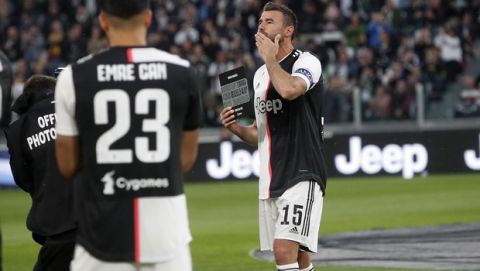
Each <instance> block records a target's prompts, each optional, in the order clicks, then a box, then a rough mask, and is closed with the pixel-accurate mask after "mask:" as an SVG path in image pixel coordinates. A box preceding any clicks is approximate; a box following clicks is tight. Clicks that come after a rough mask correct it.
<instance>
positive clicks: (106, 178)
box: [101, 170, 170, 195]
mask: <svg viewBox="0 0 480 271" xmlns="http://www.w3.org/2000/svg"><path fill="white" fill-rule="evenodd" d="M114 174H115V171H114V170H112V171H109V172H107V173H105V175H103V177H102V179H101V181H102V182H103V192H102V193H103V194H104V195H114V194H115V190H116V189H119V190H123V191H139V190H141V189H147V188H167V187H168V186H169V185H170V182H169V180H168V179H167V178H138V179H137V178H132V179H127V178H125V177H115V178H114V177H113V175H114Z"/></svg>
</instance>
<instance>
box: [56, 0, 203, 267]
mask: <svg viewBox="0 0 480 271" xmlns="http://www.w3.org/2000/svg"><path fill="white" fill-rule="evenodd" d="M97 3H98V4H99V8H100V10H101V13H100V15H99V22H100V26H101V27H102V29H103V30H104V31H105V32H106V34H107V37H108V40H109V45H110V48H108V49H107V50H104V51H101V52H99V53H97V54H95V55H92V56H89V57H86V58H84V59H81V60H79V61H78V62H77V63H75V64H73V65H70V66H67V67H66V68H65V69H64V70H63V71H62V72H61V73H60V75H59V78H58V82H57V86H56V92H55V100H56V106H55V109H56V114H57V122H56V131H57V141H56V151H57V161H58V164H59V169H60V172H61V173H62V174H63V175H64V176H65V177H66V178H68V179H70V178H72V176H74V175H77V176H78V178H77V179H75V182H76V183H75V189H76V190H75V199H76V200H77V201H78V204H77V207H78V208H77V214H76V216H77V218H78V231H77V243H76V247H75V253H74V259H73V261H72V264H71V270H73V271H89V270H92V271H93V270H95V271H98V270H100V271H106V270H108V271H110V270H111V271H119V270H122V271H130V270H131V271H134V270H135V271H139V270H157V271H160V270H166V271H170V270H179V271H191V270H192V262H191V256H190V247H189V243H190V241H191V239H192V238H191V234H190V229H189V223H188V215H187V204H186V198H185V194H184V189H183V172H184V171H186V170H188V169H189V168H190V167H191V166H192V165H193V163H194V161H195V159H196V155H197V139H198V127H199V124H200V119H199V116H200V102H199V95H198V91H197V88H196V87H195V85H194V82H195V80H194V77H193V72H192V70H191V68H190V63H189V62H188V61H187V60H185V59H182V58H180V57H178V56H175V55H172V54H170V53H167V52H164V51H161V50H158V49H155V48H152V47H147V46H146V44H147V40H146V34H147V27H148V26H149V25H150V23H151V20H152V12H151V10H150V8H149V1H148V0H99V1H97Z"/></svg>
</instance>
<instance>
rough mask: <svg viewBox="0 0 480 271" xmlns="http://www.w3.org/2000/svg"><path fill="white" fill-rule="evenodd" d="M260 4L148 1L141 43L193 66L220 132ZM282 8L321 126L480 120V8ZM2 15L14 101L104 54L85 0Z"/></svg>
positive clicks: (306, 3)
mask: <svg viewBox="0 0 480 271" xmlns="http://www.w3.org/2000/svg"><path fill="white" fill-rule="evenodd" d="M265 2H266V1H260V0H235V1H226V0H182V1H172V0H152V9H153V11H154V23H153V26H152V27H151V28H150V31H149V35H148V41H149V43H150V44H152V45H154V46H156V47H158V48H161V49H164V50H167V51H171V52H175V53H178V54H180V55H182V56H183V57H186V58H188V59H189V60H190V61H191V62H192V64H193V65H194V67H195V70H196V72H197V75H198V84H199V86H200V87H201V91H202V97H203V103H204V108H205V109H204V117H205V123H206V125H207V126H211V127H218V126H220V123H219V120H218V110H219V108H221V97H220V93H219V83H218V80H217V75H218V73H219V72H223V71H226V70H228V69H231V68H233V67H236V66H240V65H243V66H245V67H246V68H247V70H248V76H249V77H252V76H253V74H252V73H253V71H254V70H255V68H256V67H257V66H258V65H259V63H260V61H259V57H258V55H257V54H256V52H255V44H254V38H253V35H254V33H255V32H256V29H257V19H258V18H257V16H258V14H259V12H260V9H261V7H262V6H263V4H264V3H265ZM282 2H284V3H286V4H287V5H289V6H290V7H291V8H292V9H293V10H294V11H295V12H296V13H297V14H298V17H299V18H300V24H299V29H300V32H302V33H305V34H303V35H302V36H299V37H298V39H297V43H296V46H297V47H298V48H300V49H304V50H309V51H312V52H313V53H315V54H317V55H318V56H319V58H320V59H321V61H322V64H323V73H324V81H325V83H326V84H327V85H328V91H327V93H326V95H325V102H324V105H325V107H324V109H325V112H324V113H325V119H326V122H327V123H343V122H351V121H353V120H354V119H355V118H360V119H361V121H377V120H381V121H384V120H415V119H416V118H417V115H418V113H419V112H418V111H419V110H423V109H422V108H424V110H425V112H424V115H425V116H426V118H427V119H435V118H440V119H445V118H454V117H470V116H478V111H479V109H478V108H479V107H480V105H479V103H480V102H479V98H478V96H479V95H478V93H479V91H480V90H479V89H480V87H479V80H478V79H477V78H478V77H479V74H480V67H479V65H476V64H475V63H476V62H478V58H479V57H480V52H479V50H478V48H479V46H478V45H479V35H478V34H479V27H478V25H479V24H478V23H479V20H480V17H479V11H480V1H446V0H384V1H382V0H374V1H366V0H358V1H352V0H341V1H331V0H317V1H311V0H303V1H295V0H290V1H288V0H284V1H282ZM0 7H1V8H0V49H1V50H2V51H3V52H5V54H6V55H7V56H8V57H9V59H10V60H11V62H12V63H13V64H14V65H13V66H14V72H15V79H14V84H13V88H12V91H13V94H14V96H16V95H18V94H19V93H21V90H22V86H23V83H24V81H25V79H26V78H28V77H29V76H30V75H32V74H36V73H43V74H52V73H53V71H54V69H55V68H56V67H58V66H64V65H66V64H68V63H71V62H73V61H75V60H76V59H78V58H80V57H82V56H84V55H87V54H90V53H95V52H97V51H98V50H101V49H102V48H104V47H105V46H106V42H107V41H106V39H105V37H104V35H103V34H102V32H101V31H100V29H99V27H98V24H97V18H96V13H97V9H96V6H95V1H94V0H72V1H59V0H21V1H13V0H0ZM472 77H473V78H475V80H474V82H473V83H472V80H470V79H468V78H472ZM465 84H467V85H465ZM464 90H468V92H466V91H464ZM419 93H421V94H422V95H421V97H424V98H423V99H422V100H421V101H420V102H418V101H417V100H418V99H420V97H419ZM472 97H474V98H472ZM475 97H476V98H475ZM419 104H422V105H423V106H421V107H419ZM356 106H357V107H359V108H358V109H356V110H355V107H356ZM355 112H357V113H355ZM355 114H359V116H357V117H355Z"/></svg>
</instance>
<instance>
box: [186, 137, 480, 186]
mask: <svg viewBox="0 0 480 271" xmlns="http://www.w3.org/2000/svg"><path fill="white" fill-rule="evenodd" d="M325 155H326V157H327V167H328V173H329V176H330V177H338V176H355V175H360V176H371V175H395V176H403V177H404V178H406V179H408V178H412V177H413V176H417V175H428V174H437V173H456V172H480V129H474V130H445V131H422V132H388V131H386V132H383V133H361V134H337V135H333V136H332V137H331V138H328V139H326V140H325ZM258 170H259V167H258V152H257V151H256V147H254V146H250V145H247V144H245V143H241V142H231V141H223V142H220V143H208V144H201V146H200V148H199V155H198V160H197V162H196V164H195V166H194V168H193V169H192V171H191V172H189V173H188V174H187V178H186V179H187V181H197V180H212V179H214V180H226V179H251V178H257V177H258Z"/></svg>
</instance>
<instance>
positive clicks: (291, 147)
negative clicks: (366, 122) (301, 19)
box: [221, 2, 327, 271]
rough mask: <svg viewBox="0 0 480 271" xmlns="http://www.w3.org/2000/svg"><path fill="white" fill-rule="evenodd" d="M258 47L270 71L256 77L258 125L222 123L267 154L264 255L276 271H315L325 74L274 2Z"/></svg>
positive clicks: (262, 194)
mask: <svg viewBox="0 0 480 271" xmlns="http://www.w3.org/2000/svg"><path fill="white" fill-rule="evenodd" d="M258 23H259V25H258V32H257V33H256V35H255V40H256V45H257V49H258V52H259V54H260V56H261V57H262V59H263V61H264V62H265V64H264V65H263V66H261V67H260V68H259V69H258V70H257V71H256V73H255V76H254V80H253V87H254V91H255V98H254V107H255V122H254V123H253V124H252V125H250V126H242V125H239V124H238V123H237V121H236V119H235V115H234V111H233V110H232V108H230V107H227V108H224V110H223V111H222V112H221V119H222V123H223V125H224V126H225V127H227V128H228V129H230V130H231V131H232V132H233V133H235V134H236V135H237V136H239V137H240V138H241V139H242V140H243V141H245V142H247V143H249V144H252V145H255V144H258V149H259V154H260V181H259V222H260V225H259V226H260V227H259V228H260V248H261V250H273V252H274V255H275V261H276V264H277V270H303V271H307V270H308V271H311V270H313V265H312V263H311V261H310V255H309V253H310V252H317V246H318V231H319V227H320V220H321V214H322V207H323V196H324V193H325V188H326V180H327V175H326V171H325V158H324V154H323V138H322V130H323V123H322V93H323V85H322V80H321V75H322V67H321V64H320V61H319V60H318V59H317V58H316V57H315V56H313V55H312V54H310V53H308V52H302V51H300V50H297V49H295V47H294V46H293V38H294V35H295V32H296V25H297V18H296V16H295V14H294V13H293V12H292V11H291V10H290V9H289V8H288V7H287V6H285V5H282V4H277V3H272V2H268V3H267V4H266V5H265V6H264V8H263V12H262V14H261V17H260V19H259V21H258Z"/></svg>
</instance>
